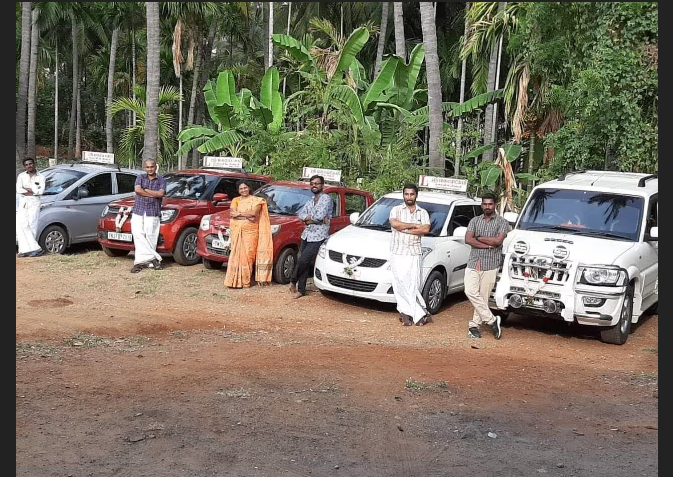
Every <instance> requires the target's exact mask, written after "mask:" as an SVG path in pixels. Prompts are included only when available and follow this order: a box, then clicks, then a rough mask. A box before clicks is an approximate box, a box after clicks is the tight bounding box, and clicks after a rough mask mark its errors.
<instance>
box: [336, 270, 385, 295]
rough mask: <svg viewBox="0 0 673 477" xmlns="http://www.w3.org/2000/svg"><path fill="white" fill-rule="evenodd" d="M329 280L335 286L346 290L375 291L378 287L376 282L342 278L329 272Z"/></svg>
mask: <svg viewBox="0 0 673 477" xmlns="http://www.w3.org/2000/svg"><path fill="white" fill-rule="evenodd" d="M327 282H328V283H329V284H330V285H334V286H335V287H339V288H345V289H346V290H353V291H360V292H367V293H370V292H373V291H374V289H375V288H376V283H374V282H362V281H359V280H350V279H348V278H341V277H337V276H335V275H330V274H329V273H328V274H327Z"/></svg>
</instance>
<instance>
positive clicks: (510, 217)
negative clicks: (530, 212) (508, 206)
mask: <svg viewBox="0 0 673 477" xmlns="http://www.w3.org/2000/svg"><path fill="white" fill-rule="evenodd" d="M502 217H503V218H504V219H505V220H506V221H507V222H509V224H510V225H511V226H512V227H514V224H516V220H517V219H518V218H519V214H517V213H516V212H505V213H504V214H502Z"/></svg>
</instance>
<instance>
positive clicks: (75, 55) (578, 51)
mask: <svg viewBox="0 0 673 477" xmlns="http://www.w3.org/2000/svg"><path fill="white" fill-rule="evenodd" d="M159 5H160V15H159V35H160V38H159V48H158V49H157V51H154V48H153V47H150V48H149V51H148V41H147V40H148V39H147V37H148V35H147V25H149V24H150V23H151V22H150V20H151V19H147V18H146V8H145V4H144V3H137V2H124V3H117V2H93V3H77V2H75V3H65V4H64V3H56V2H40V3H30V2H28V3H26V2H22V3H17V4H16V38H17V47H16V48H17V51H16V53H17V63H16V91H17V93H16V94H17V163H18V162H19V158H20V156H21V155H23V154H28V155H32V156H38V157H40V156H47V157H54V155H55V151H54V149H55V148H56V147H57V148H58V151H57V155H58V158H59V160H64V161H73V160H77V158H79V157H80V155H81V151H82V150H98V151H105V150H108V151H110V152H114V153H115V154H116V156H117V160H118V162H119V163H120V164H123V165H131V166H139V164H140V161H141V158H142V157H144V156H143V154H156V157H157V158H158V160H159V161H160V163H161V165H162V166H163V170H167V169H174V168H177V167H185V166H192V167H198V166H199V165H200V158H201V157H202V156H203V155H205V154H208V155H218V154H222V155H232V156H237V157H242V158H243V159H244V162H245V165H246V168H248V169H249V170H252V171H255V172H264V173H269V174H271V175H273V176H275V177H277V178H290V179H295V178H296V177H298V175H299V173H300V171H301V168H302V167H303V166H305V165H310V166H314V167H326V168H336V169H341V170H342V171H343V177H344V180H345V181H346V182H347V183H348V184H349V185H354V186H357V187H362V188H366V189H369V190H371V191H373V192H374V193H375V194H381V193H383V192H386V191H389V190H391V189H395V188H398V187H400V185H401V183H402V182H404V181H412V182H416V181H417V177H418V175H419V174H422V173H432V174H439V175H446V176H458V177H465V178H468V179H469V180H470V184H471V189H472V191H474V192H479V191H480V190H483V189H484V188H490V189H495V190H496V191H497V192H499V193H502V194H503V197H506V196H507V191H509V194H510V195H511V197H512V200H511V201H510V207H516V206H517V204H520V203H521V201H522V200H523V198H524V197H525V194H526V190H528V189H529V187H530V185H531V184H533V183H534V181H537V180H542V179H546V178H549V177H552V176H555V175H558V174H559V173H561V172H563V171H567V170H575V169H615V170H626V171H638V172H654V173H656V172H657V170H658V152H657V149H658V7H657V3H656V2H634V3H624V2H602V3H601V2H599V3H590V2H582V3H561V2H552V3H548V2H473V3H467V4H466V3H453V2H450V3H440V2H437V3H436V4H434V7H433V9H432V10H430V9H428V8H426V7H428V5H433V4H428V5H423V8H424V10H423V11H421V8H420V6H419V3H413V2H403V3H401V4H400V5H398V6H399V7H400V8H401V10H400V9H398V8H394V4H393V3H389V4H383V3H376V2H350V3H346V2H344V3H339V2H331V3H317V2H297V3H294V2H282V3H281V2H274V3H269V2H231V3H220V2H200V3H197V2H194V3H189V2H182V3H176V2H161V3H160V4H159ZM270 5H271V8H272V9H273V10H272V11H271V12H270V10H269V8H270ZM383 7H385V8H383ZM382 12H385V14H386V15H387V17H386V18H384V19H383V20H384V21H383V24H382V23H381V20H382ZM394 12H398V13H401V16H399V15H394V14H393V13H394ZM270 13H272V18H273V21H272V25H271V28H269V18H270V16H271V15H270ZM433 15H434V25H432V23H433ZM31 25H32V28H31ZM433 26H434V29H435V31H436V38H431V37H430V36H429V35H428V32H431V31H432V28H433ZM424 28H425V29H424ZM152 31H156V30H152ZM424 31H425V32H426V35H425V38H424V35H423V32H424ZM396 32H397V37H396ZM402 34H403V36H404V38H399V37H401V36H402ZM269 46H271V48H269ZM148 57H149V58H157V59H158V64H159V71H158V72H156V73H151V72H154V68H153V66H152V65H148ZM31 60H32V61H31ZM73 60H75V61H73ZM435 72H438V73H435ZM431 73H432V74H431ZM461 73H462V74H461ZM154 74H156V79H157V80H158V82H159V85H160V90H159V93H158V94H159V98H158V103H157V100H156V99H155V101H154V102H153V103H151V104H150V103H146V101H145V91H146V87H147V80H148V76H151V77H153V78H154ZM73 78H75V80H74V81H73ZM438 83H439V84H438ZM148 91H149V89H148ZM151 91H155V88H154V86H153V88H152V89H151ZM438 92H439V93H438ZM73 93H74V94H73ZM437 94H439V95H441V101H439V100H437ZM432 95H434V98H435V99H433V100H430V99H429V98H430V97H432ZM150 97H151V98H152V97H153V96H152V95H150ZM181 99H182V101H181ZM108 104H109V105H110V106H111V107H110V108H108V107H107V105H108ZM150 106H151V107H150ZM148 111H149V112H148ZM73 113H74V114H73ZM56 114H57V115H58V117H56ZM148 114H149V115H150V116H149V117H150V118H151V119H152V121H151V122H149V123H148V128H149V130H150V131H152V132H153V134H155V135H156V136H157V138H156V140H155V139H154V138H153V137H151V138H149V142H147V141H146V139H147V138H146V137H145V136H146V134H145V132H146V131H145V120H146V115H148ZM155 115H156V117H155ZM433 121H434V122H433ZM438 125H443V127H440V128H439V129H437V128H438V127H439V126H438ZM439 130H442V132H441V134H438V133H437V131H439ZM154 131H156V133H154ZM438 136H439V137H438ZM433 141H434V142H433ZM146 143H147V144H153V147H152V148H151V150H147V151H145V149H146V148H145V144H146ZM494 146H497V148H496V149H494ZM155 148H156V150H157V152H156V153H155V152H154V149H155ZM500 148H502V149H500ZM499 150H501V151H502V153H503V154H500V153H498V151H499ZM24 151H25V152H24Z"/></svg>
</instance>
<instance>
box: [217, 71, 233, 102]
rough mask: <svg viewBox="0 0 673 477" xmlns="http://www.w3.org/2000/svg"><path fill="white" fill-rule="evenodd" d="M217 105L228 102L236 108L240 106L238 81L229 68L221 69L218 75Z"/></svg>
mask: <svg viewBox="0 0 673 477" xmlns="http://www.w3.org/2000/svg"><path fill="white" fill-rule="evenodd" d="M216 98H217V105H218V106H222V105H223V104H228V105H229V106H231V107H233V108H234V109H236V107H237V106H238V98H237V97H236V83H235V81H234V75H233V73H232V72H231V71H229V70H224V71H221V72H220V74H219V75H217V90H216Z"/></svg>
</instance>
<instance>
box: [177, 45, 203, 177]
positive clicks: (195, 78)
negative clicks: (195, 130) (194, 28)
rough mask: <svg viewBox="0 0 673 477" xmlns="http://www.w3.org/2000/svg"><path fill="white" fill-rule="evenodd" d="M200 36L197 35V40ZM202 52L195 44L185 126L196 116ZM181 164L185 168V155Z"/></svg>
mask: <svg viewBox="0 0 673 477" xmlns="http://www.w3.org/2000/svg"><path fill="white" fill-rule="evenodd" d="M199 37H200V35H199V34H197V38H199ZM202 50H203V47H202V46H201V43H200V42H198V43H197V44H196V60H195V61H194V69H193V70H192V94H191V97H190V100H189V112H188V113H187V126H191V125H192V124H194V116H195V115H196V90H197V89H198V87H199V80H200V77H199V72H200V71H201V52H202ZM181 162H182V163H183V164H184V165H185V167H186V166H187V154H185V155H184V156H183V157H182V159H181Z"/></svg>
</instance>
